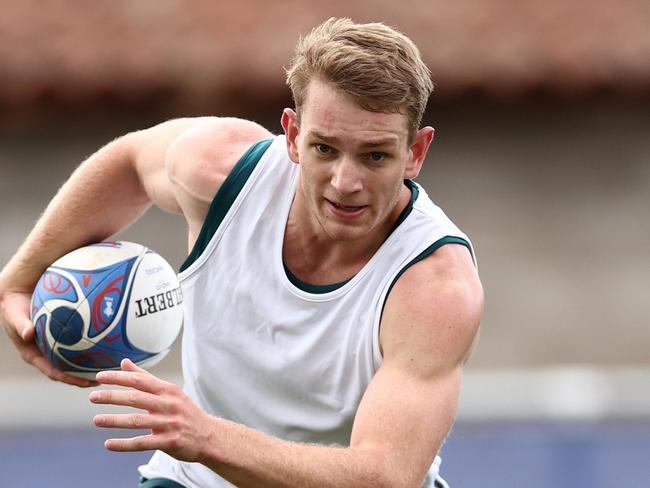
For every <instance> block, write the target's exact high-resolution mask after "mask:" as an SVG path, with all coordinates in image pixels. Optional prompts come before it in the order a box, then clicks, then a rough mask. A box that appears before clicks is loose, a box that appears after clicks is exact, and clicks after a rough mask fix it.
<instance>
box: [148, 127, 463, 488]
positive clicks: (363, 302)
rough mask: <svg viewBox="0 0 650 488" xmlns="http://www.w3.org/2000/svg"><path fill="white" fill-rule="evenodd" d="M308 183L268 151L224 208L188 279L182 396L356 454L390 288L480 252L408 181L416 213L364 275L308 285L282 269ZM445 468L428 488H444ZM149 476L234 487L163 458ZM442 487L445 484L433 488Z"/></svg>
mask: <svg viewBox="0 0 650 488" xmlns="http://www.w3.org/2000/svg"><path fill="white" fill-rule="evenodd" d="M298 171H299V169H298V166H297V165H295V164H293V163H292V162H291V161H290V160H289V157H288V155H287V151H286V141H285V137H284V136H277V137H275V138H273V139H270V140H267V141H260V142H258V143H257V144H255V145H254V146H253V147H252V148H251V149H250V150H249V151H248V152H247V153H246V154H245V155H244V156H242V158H241V159H240V161H239V162H238V163H237V165H236V166H235V168H234V169H233V171H232V172H231V174H230V175H229V176H228V178H227V179H226V181H225V182H224V184H223V186H222V188H221V189H220V190H219V192H218V193H217V195H216V196H215V199H214V201H213V202H212V205H211V207H210V210H209V212H208V215H207V217H206V220H205V222H204V224H203V228H202V230H201V234H200V235H199V238H198V239H197V243H196V245H195V247H194V249H193V250H192V253H191V254H190V256H189V257H188V260H187V261H186V262H185V263H184V264H183V266H182V268H181V273H180V275H179V278H180V281H181V287H182V291H183V295H184V306H185V329H184V332H183V350H182V358H183V359H182V364H183V376H184V390H185V392H186V393H187V394H188V395H189V396H190V397H191V398H192V399H193V400H194V401H195V402H196V403H197V404H198V405H199V406H200V407H201V408H203V409H204V410H205V411H207V412H209V413H210V414H213V415H216V416H219V417H222V418H226V419H229V420H232V421H234V422H238V423H241V424H244V425H247V426H249V427H252V428H254V429H257V430H260V431H262V432H265V433H267V434H269V435H272V436H274V437H278V438H280V439H285V440H289V441H296V442H309V443H318V444H337V445H341V446H347V445H349V441H350V433H351V430H352V423H353V421H354V416H355V413H356V411H357V407H358V405H359V402H360V401H361V397H362V395H363V393H364V391H365V390H366V388H367V386H368V384H369V383H370V381H371V380H372V377H373V375H374V374H375V372H376V371H377V369H378V368H379V366H380V365H381V362H382V358H381V354H380V351H379V323H380V319H381V314H382V309H383V305H384V302H385V301H386V297H387V295H388V292H389V291H390V289H391V287H392V285H393V284H394V282H395V281H396V279H397V278H398V277H399V276H400V275H401V273H402V272H403V271H404V270H405V269H406V268H407V267H408V266H409V265H411V264H413V263H414V262H417V261H418V260H420V259H422V258H424V257H426V256H427V255H429V254H430V253H432V252H433V251H434V250H435V249H437V248H438V247H440V246H441V245H444V244H446V243H450V242H453V243H461V244H464V245H466V246H467V247H468V248H469V249H470V250H472V249H471V244H470V242H469V239H468V238H467V236H466V235H465V234H463V233H462V232H461V231H460V230H459V229H458V228H457V227H456V226H455V225H454V224H453V223H452V222H451V221H450V220H449V219H448V218H447V217H446V216H445V214H444V213H443V212H442V210H440V209H439V208H438V207H437V206H435V205H434V204H433V203H432V202H431V200H430V199H429V198H428V196H427V195H426V193H425V192H424V190H423V189H422V188H421V187H420V186H419V185H417V184H416V183H414V182H410V181H407V182H405V184H407V185H408V186H409V188H410V189H411V191H412V194H413V197H412V199H411V204H409V206H408V207H407V209H405V211H404V212H403V213H402V215H401V216H400V218H399V220H398V222H397V224H396V227H395V228H394V230H393V232H392V233H391V234H390V235H389V237H388V238H387V240H386V241H385V242H384V243H383V245H382V246H381V247H380V248H379V250H378V251H377V252H376V253H375V255H374V256H373V257H372V258H371V259H370V260H369V261H368V263H367V264H366V265H365V266H364V267H363V268H362V269H361V271H359V272H358V273H357V274H356V275H355V276H354V277H352V278H351V279H350V280H348V281H346V282H344V283H339V284H337V285H333V286H325V287H320V286H309V285H306V284H303V283H300V282H299V280H297V279H296V278H295V277H293V276H291V274H290V273H288V270H286V269H285V267H284V265H283V261H282V245H283V239H284V231H285V225H286V221H287V218H288V215H289V210H290V208H291V204H292V201H293V197H294V194H295V190H296V183H297V176H298ZM472 255H473V252H472ZM439 462H440V461H439V458H437V459H436V462H435V463H434V464H433V465H432V467H431V470H430V471H429V475H428V476H427V481H426V482H425V484H424V485H423V486H426V487H433V486H434V480H436V478H437V476H438V467H439ZM140 473H141V474H142V476H144V477H146V478H156V477H165V478H169V479H172V480H174V481H177V482H178V483H181V484H182V485H184V486H186V487H188V488H194V487H197V488H198V487H222V486H232V485H231V484H230V483H229V482H227V481H226V480H224V479H223V478H221V477H220V476H218V475H217V474H216V473H214V472H213V471H211V470H210V469H208V468H207V467H205V466H203V465H201V464H198V463H186V462H181V461H177V460H176V459H174V458H172V457H170V456H168V455H167V454H165V453H162V452H156V453H155V454H154V456H153V457H152V459H151V460H150V462H149V464H147V465H145V466H141V467H140ZM442 483H444V482H443V481H442V480H441V479H440V478H438V480H437V481H436V483H435V486H446V485H443V484H442Z"/></svg>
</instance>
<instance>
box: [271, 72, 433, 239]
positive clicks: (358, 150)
mask: <svg viewBox="0 0 650 488" xmlns="http://www.w3.org/2000/svg"><path fill="white" fill-rule="evenodd" d="M282 122H283V126H284V129H285V132H286V133H287V143H288V148H289V155H290V157H291V159H292V160H293V161H294V162H295V163H298V164H300V190H301V192H299V194H298V195H297V196H296V203H297V204H302V205H304V207H305V209H306V210H307V211H308V213H305V215H308V216H309V217H308V218H309V220H310V221H311V222H313V223H314V224H316V228H317V229H318V228H320V229H322V230H323V231H324V232H325V234H326V235H327V236H329V237H330V238H331V239H334V240H342V241H353V240H355V239H358V238H361V237H370V236H371V235H372V232H373V231H378V230H381V229H384V228H385V225H386V224H387V223H388V222H389V221H390V223H391V224H392V220H391V217H394V218H396V217H397V215H394V213H395V209H396V205H397V203H398V201H399V198H400V195H401V194H402V191H404V184H403V180H404V178H413V177H415V176H416V175H417V173H418V172H419V169H420V166H421V164H422V161H421V160H422V159H423V157H424V155H422V157H420V152H421V147H420V146H422V141H420V143H419V144H420V145H419V146H417V147H415V146H416V145H417V144H418V142H417V141H418V138H419V139H420V140H421V139H422V138H423V136H422V135H421V134H420V132H421V131H419V132H418V136H416V142H415V143H414V144H412V145H409V142H408V131H407V119H406V116H405V115H403V114H399V113H381V112H369V111H367V110H365V109H363V108H361V107H360V106H359V105H358V104H357V103H356V102H355V101H354V100H353V99H352V98H351V97H350V96H348V95H346V94H345V93H344V92H342V91H340V90H338V89H337V88H335V87H334V86H333V85H331V84H330V83H327V82H325V81H322V80H320V79H314V80H312V81H311V82H310V85H309V89H308V94H307V98H306V100H305V102H304V104H303V107H302V110H301V116H300V124H299V125H298V122H297V120H296V114H295V113H294V112H293V111H290V110H286V111H285V113H284V116H283V121H282ZM428 129H430V128H428ZM430 132H431V134H430V136H429V137H428V140H427V141H424V142H425V145H426V148H428V145H429V143H430V142H431V137H432V135H433V129H430ZM424 139H427V138H426V137H424ZM414 147H415V150H414ZM426 148H425V150H424V153H425V154H426Z"/></svg>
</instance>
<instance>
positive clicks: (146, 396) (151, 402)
mask: <svg viewBox="0 0 650 488" xmlns="http://www.w3.org/2000/svg"><path fill="white" fill-rule="evenodd" d="M88 399H89V400H90V401H91V402H92V403H96V404H99V405H122V406H125V407H133V408H140V409H143V410H148V411H152V410H160V398H159V397H158V396H155V395H152V394H150V393H144V392H142V391H138V390H97V391H93V392H91V393H90V394H89V395H88Z"/></svg>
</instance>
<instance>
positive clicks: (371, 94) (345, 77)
mask: <svg viewBox="0 0 650 488" xmlns="http://www.w3.org/2000/svg"><path fill="white" fill-rule="evenodd" d="M286 74H287V84H288V85H289V87H290V88H291V93H292V95H293V100H294V103H295V104H296V111H297V112H298V114H300V108H301V107H302V105H303V103H304V101H305V98H306V97H307V89H308V86H309V82H310V81H311V80H312V79H313V78H315V77H321V78H323V79H324V80H326V81H329V82H331V83H333V84H334V85H335V86H336V87H337V88H339V89H340V90H342V91H344V92H345V93H347V94H348V95H350V96H352V97H353V98H354V99H355V101H357V102H358V103H359V105H360V106H361V107H363V108H364V109H366V110H370V111H373V112H397V113H402V114H404V115H406V117H407V119H408V131H409V139H412V138H413V137H414V136H415V133H416V132H417V130H418V128H419V126H420V122H421V121H422V115H423V114H424V110H425V109H426V106H427V101H428V99H429V96H430V95H431V92H432V91H433V82H432V81H431V72H430V71H429V68H427V66H426V65H425V64H424V62H423V61H422V58H421V56H420V51H419V49H418V48H417V46H416V45H415V44H414V43H413V41H411V40H410V39H409V38H408V37H406V36H405V35H404V34H402V33H401V32H398V31H396V30H395V29H393V28H391V27H388V26H387V25H385V24H381V23H370V24H356V23H354V22H353V21H352V20H350V19H347V18H342V19H337V18H333V17H332V18H330V19H328V20H327V21H325V22H324V23H322V24H321V25H319V26H317V27H315V28H314V29H313V30H312V31H311V32H310V33H309V34H307V35H306V36H304V37H302V38H301V39H300V40H299V42H298V45H297V46H296V51H295V55H294V57H293V59H292V60H291V65H290V66H289V68H287V70H286Z"/></svg>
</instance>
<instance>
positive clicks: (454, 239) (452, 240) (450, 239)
mask: <svg viewBox="0 0 650 488" xmlns="http://www.w3.org/2000/svg"><path fill="white" fill-rule="evenodd" d="M445 244H461V245H463V246H465V247H467V249H469V252H470V254H471V255H472V260H473V261H474V262H475V263H476V260H475V259H474V250H473V249H472V245H471V244H470V243H469V241H468V240H466V239H463V238H462V237H458V236H445V237H441V238H440V239H438V240H437V241H435V242H434V243H433V244H431V245H430V246H429V247H427V248H426V249H425V250H424V251H422V252H421V253H420V254H418V255H417V256H416V257H414V258H413V259H412V260H411V261H409V262H408V263H406V265H404V267H403V268H402V269H400V270H399V272H398V273H397V275H395V278H393V281H392V282H391V284H390V286H389V287H388V291H387V292H386V294H385V295H384V303H382V304H381V313H380V314H379V320H378V321H377V322H376V323H375V326H374V333H373V349H374V351H373V363H374V365H375V368H378V367H379V365H380V364H381V360H382V356H381V352H380V350H379V349H380V348H379V332H380V328H381V319H382V317H383V316H384V307H385V306H386V301H387V300H388V296H389V295H390V292H391V290H392V289H393V286H395V283H397V280H398V279H399V278H400V276H402V275H403V274H404V272H405V271H406V270H407V269H409V268H410V267H411V266H413V265H414V264H416V263H419V262H420V261H422V260H423V259H424V258H426V257H427V256H429V255H431V254H432V253H433V252H434V251H435V250H437V249H440V248H441V247H442V246H444V245H445Z"/></svg>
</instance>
